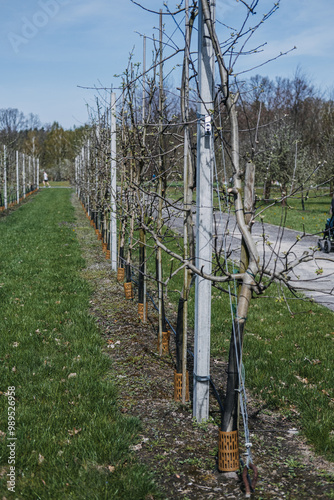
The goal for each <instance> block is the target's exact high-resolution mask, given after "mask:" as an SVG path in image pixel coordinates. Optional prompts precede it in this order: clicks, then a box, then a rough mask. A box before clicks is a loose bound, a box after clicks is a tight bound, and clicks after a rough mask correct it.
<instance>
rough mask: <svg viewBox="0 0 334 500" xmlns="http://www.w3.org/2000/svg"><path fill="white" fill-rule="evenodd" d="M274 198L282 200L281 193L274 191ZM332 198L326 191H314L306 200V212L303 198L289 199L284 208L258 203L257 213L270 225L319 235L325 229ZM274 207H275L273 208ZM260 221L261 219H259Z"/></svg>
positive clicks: (298, 195) (278, 204)
mask: <svg viewBox="0 0 334 500" xmlns="http://www.w3.org/2000/svg"><path fill="white" fill-rule="evenodd" d="M272 196H273V198H277V200H279V199H280V193H278V192H277V191H273V193H272ZM330 203H331V197H330V196H329V194H328V189H327V190H326V191H324V190H319V191H312V192H310V194H309V198H308V199H307V200H305V210H303V208H302V204H301V196H300V194H297V195H296V196H294V197H292V198H289V199H288V201H287V207H286V208H282V207H281V204H280V203H279V202H278V201H276V204H273V202H271V203H264V202H258V203H257V213H259V212H262V210H264V211H263V212H262V216H263V221H264V222H268V223H269V224H274V225H277V226H278V225H281V224H284V225H285V227H287V228H290V229H295V230H296V231H304V230H305V232H306V233H311V234H318V233H321V232H322V231H323V230H324V229H325V225H326V219H327V218H328V217H329V215H328V214H329V208H330ZM272 205H273V206H272ZM257 220H259V218H257Z"/></svg>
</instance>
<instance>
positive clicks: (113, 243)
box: [110, 92, 117, 271]
mask: <svg viewBox="0 0 334 500" xmlns="http://www.w3.org/2000/svg"><path fill="white" fill-rule="evenodd" d="M110 115H111V118H110V126H111V141H110V153H111V154H110V158H111V165H110V169H111V170H110V176H111V179H110V191H111V200H110V260H111V269H112V270H113V271H117V218H116V194H117V193H116V190H117V184H116V94H115V92H111V96H110Z"/></svg>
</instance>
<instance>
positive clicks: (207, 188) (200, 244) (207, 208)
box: [193, 0, 215, 422]
mask: <svg viewBox="0 0 334 500" xmlns="http://www.w3.org/2000/svg"><path fill="white" fill-rule="evenodd" d="M210 13H211V17H212V19H214V15H215V2H214V0H212V1H210ZM198 26H199V28H198V79H199V91H200V95H199V102H198V122H197V188H196V193H197V196H196V207H197V209H196V266H197V268H199V269H202V270H203V272H205V273H207V274H210V273H211V268H212V264H211V261H212V241H211V240H212V203H213V195H212V172H213V141H212V136H211V130H210V126H211V125H210V121H211V117H210V114H211V112H212V110H213V107H214V103H213V100H214V63H215V58H214V51H213V47H212V41H211V39H210V36H209V32H208V30H207V27H206V25H205V23H204V18H203V11H202V1H200V2H199V13H198ZM204 123H206V124H208V125H210V126H209V127H208V129H206V127H205V126H204ZM195 293H196V298H195V345H194V400H193V416H194V417H195V418H196V420H197V421H198V422H201V421H203V420H207V418H208V416H209V377H210V327H211V282H210V281H208V280H205V279H204V278H202V277H200V276H197V278H196V288H195Z"/></svg>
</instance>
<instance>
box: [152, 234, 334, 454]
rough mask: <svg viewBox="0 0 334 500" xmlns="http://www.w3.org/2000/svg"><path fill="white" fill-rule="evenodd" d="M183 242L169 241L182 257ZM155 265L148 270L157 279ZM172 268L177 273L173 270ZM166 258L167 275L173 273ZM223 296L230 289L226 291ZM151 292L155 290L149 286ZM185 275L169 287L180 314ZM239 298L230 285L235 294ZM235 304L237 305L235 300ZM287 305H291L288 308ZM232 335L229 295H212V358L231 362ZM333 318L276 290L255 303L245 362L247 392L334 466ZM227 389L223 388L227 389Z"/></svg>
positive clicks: (248, 325)
mask: <svg viewBox="0 0 334 500" xmlns="http://www.w3.org/2000/svg"><path fill="white" fill-rule="evenodd" d="M177 240H179V242H180V241H181V238H180V237H177V236H176V237H175V239H174V240H173V238H172V237H171V235H170V236H169V239H168V247H169V248H171V249H172V250H174V251H175V252H179V251H180V248H178V243H177ZM154 265H155V261H154V259H153V260H152V261H150V262H149V263H148V269H149V270H150V272H151V274H152V275H153V274H154ZM173 266H174V268H173ZM175 267H176V266H175V263H174V262H173V260H172V259H170V257H169V256H167V255H163V268H164V271H163V275H164V277H165V278H166V277H167V276H169V275H170V274H171V271H172V270H174V269H175ZM224 287H225V290H226V291H227V290H228V288H227V286H226V285H224ZM149 288H150V289H154V288H156V284H155V283H152V284H150V285H149ZM181 290H182V273H179V274H178V275H176V276H174V277H173V278H172V280H171V281H170V282H169V284H168V301H169V302H170V303H172V304H173V308H174V311H177V301H178V298H179V296H180V292H181ZM234 292H236V290H235V289H234V285H233V284H232V285H231V293H232V294H233V293H234ZM232 302H234V299H233V298H232ZM287 304H288V305H287ZM188 307H189V309H188V311H189V326H190V327H194V321H193V319H194V307H195V287H194V286H193V288H192V290H191V294H190V297H189V300H188ZM231 330H232V320H231V306H230V299H229V295H228V294H227V293H223V292H220V291H219V290H218V289H215V288H213V289H212V312H211V356H212V358H221V357H224V358H226V359H227V357H228V352H229V346H230V337H231ZM333 359H334V313H333V312H332V311H330V310H329V309H327V308H325V307H323V306H320V305H318V304H315V303H312V302H311V301H307V300H306V301H305V300H303V297H302V295H299V299H297V298H296V297H295V296H293V295H292V294H291V293H290V292H289V291H288V290H287V289H285V288H284V289H281V288H280V287H279V285H277V284H273V285H272V286H271V287H270V288H269V290H268V291H267V292H266V295H265V296H259V297H256V298H253V300H252V301H251V303H250V308H249V312H248V318H247V321H246V327H245V339H244V357H243V362H244V366H245V374H246V387H247V389H252V390H253V393H254V394H256V395H257V396H258V398H259V401H262V405H263V408H264V409H271V410H277V409H278V410H279V411H280V412H281V413H282V414H283V415H284V416H285V417H286V418H291V419H292V421H293V424H292V425H296V424H297V425H299V426H300V428H301V431H302V433H303V434H304V435H305V436H306V437H307V439H308V441H309V443H310V444H311V445H313V447H314V449H315V450H316V451H317V452H318V453H321V454H323V455H324V456H325V457H326V458H327V459H329V460H334V435H333V414H334V371H333V368H332V365H333ZM224 389H225V388H224Z"/></svg>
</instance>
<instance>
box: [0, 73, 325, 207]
mask: <svg viewBox="0 0 334 500" xmlns="http://www.w3.org/2000/svg"><path fill="white" fill-rule="evenodd" d="M235 90H236V91H237V92H239V94H240V98H239V102H238V106H237V107H238V118H239V123H240V156H241V159H243V160H244V161H248V160H249V159H251V160H252V161H253V162H254V163H255V164H256V168H257V182H258V183H259V184H261V185H263V197H264V198H269V197H270V190H271V186H272V185H273V184H277V185H279V186H280V188H281V191H282V195H284V193H286V192H287V190H288V189H289V185H291V180H292V181H293V182H294V183H295V184H296V185H297V184H303V182H304V181H305V179H307V178H308V177H309V176H310V175H311V183H312V182H313V184H314V185H320V184H327V185H329V188H330V191H331V193H332V192H333V191H334V175H333V171H334V170H333V160H332V158H333V153H334V106H333V99H332V97H331V96H330V97H326V96H323V95H321V93H320V91H319V90H317V89H315V87H314V86H313V85H312V84H311V83H310V82H309V80H308V78H307V76H305V75H304V74H303V73H302V72H301V70H300V69H299V68H297V70H296V73H295V75H294V77H293V78H292V79H289V78H284V77H276V78H275V79H269V78H268V77H266V76H261V75H256V76H253V77H251V78H249V79H247V80H245V81H244V82H243V83H241V84H240V83H239V84H238V87H237V88H236V89H235ZM137 91H138V100H137V102H138V103H140V98H139V93H140V91H141V89H140V88H139V87H138V89H137ZM135 93H136V91H135ZM154 94H156V95H158V89H157V88H155V89H153V90H152V92H151V95H150V96H149V97H148V98H150V99H151V100H152V102H153V103H154V101H156V100H157V99H155V97H154ZM217 106H220V104H219V103H217ZM156 108H157V105H156ZM152 109H153V111H152V122H154V119H155V114H156V115H157V116H156V119H157V121H158V110H157V109H156V110H155V111H154V106H153V107H152ZM222 109H223V107H222ZM134 111H135V113H136V114H137V115H138V116H137V119H136V120H135V121H136V122H137V123H138V125H139V124H140V121H141V120H140V113H141V105H140V104H138V106H137V109H135V110H134ZM223 113H224V111H222V116H223V120H222V123H221V124H216V131H217V132H216V134H215V139H216V140H217V141H218V140H223V143H224V144H226V145H227V146H228V143H229V130H228V128H225V127H224V114H223ZM190 121H191V128H192V136H193V137H195V136H196V122H197V118H196V108H195V103H194V101H193V104H192V105H191V106H190ZM180 122H181V120H180V105H179V99H177V98H176V97H175V91H174V89H173V88H171V87H170V88H169V89H168V88H167V89H166V91H165V103H164V126H165V128H166V131H167V132H168V131H169V133H167V134H166V139H165V140H166V141H167V144H166V150H167V151H168V149H170V150H173V152H174V153H173V161H174V162H175V168H174V169H172V170H173V172H174V174H175V178H176V179H177V178H178V179H179V178H180V176H181V175H182V162H181V161H180V160H181V156H182V155H181V154H180V155H179V156H180V157H179V158H178V154H177V153H175V151H177V148H176V147H175V144H177V143H178V141H179V142H180V143H181V141H182V139H181V138H180V135H179V133H178V132H179V130H178V129H180V126H179V124H180ZM227 122H228V119H227V116H226V123H227ZM177 125H178V126H177ZM96 126H99V120H98V119H91V123H90V124H86V125H85V126H81V127H78V128H75V127H74V128H73V129H68V130H66V129H64V128H63V127H62V126H61V125H60V124H59V123H57V122H53V123H52V124H46V125H42V124H41V122H40V120H39V117H38V116H37V115H35V114H33V113H30V114H29V115H28V116H25V115H24V113H22V112H21V111H19V110H18V109H15V108H3V109H0V144H2V145H6V146H7V147H8V148H10V149H12V150H19V151H20V152H22V153H25V154H28V155H35V156H36V157H38V158H39V160H40V165H41V168H42V169H45V170H46V171H47V172H48V173H49V176H50V178H52V179H53V180H56V181H60V180H73V178H74V159H75V157H76V156H77V154H78V153H79V151H80V149H81V147H82V144H83V142H84V140H85V138H86V137H87V135H88V134H89V133H90V131H91V130H92V128H94V127H96ZM105 126H107V127H108V124H105V122H104V124H103V127H105ZM123 126H124V123H123ZM125 126H126V127H127V124H126V121H125ZM129 126H131V124H129ZM181 126H182V124H181ZM120 127H121V123H120V120H119V123H118V128H120ZM168 142H170V143H171V147H170V148H168ZM194 146H195V141H194ZM180 150H181V149H180ZM192 152H193V155H194V157H195V156H196V148H195V147H193V148H192ZM219 154H220V152H219V148H218V149H217V163H218V164H219V161H220V158H219ZM178 164H180V165H179V168H178ZM195 164H196V161H195V158H194V165H195ZM318 164H319V165H321V166H320V167H319V168H318V169H317V168H316V166H317V165H318ZM227 165H228V158H227ZM314 170H315V173H314V174H312V172H313V171H314ZM222 180H223V181H224V182H225V181H227V179H222ZM194 182H195V179H194Z"/></svg>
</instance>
